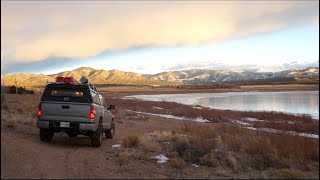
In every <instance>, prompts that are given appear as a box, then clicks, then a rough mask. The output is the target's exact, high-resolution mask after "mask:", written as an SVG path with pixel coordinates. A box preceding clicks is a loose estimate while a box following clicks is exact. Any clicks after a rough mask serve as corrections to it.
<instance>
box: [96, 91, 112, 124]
mask: <svg viewBox="0 0 320 180" xmlns="http://www.w3.org/2000/svg"><path fill="white" fill-rule="evenodd" d="M99 97H100V101H101V104H102V106H103V129H104V130H107V129H110V128H111V121H112V114H111V112H110V110H109V109H108V105H107V104H106V102H105V100H104V97H103V96H101V95H99Z"/></svg>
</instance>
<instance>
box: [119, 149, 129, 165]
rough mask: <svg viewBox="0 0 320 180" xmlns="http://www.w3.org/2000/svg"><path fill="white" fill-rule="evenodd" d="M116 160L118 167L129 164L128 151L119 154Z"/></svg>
mask: <svg viewBox="0 0 320 180" xmlns="http://www.w3.org/2000/svg"><path fill="white" fill-rule="evenodd" d="M117 156H118V159H117V160H116V161H117V163H118V164H119V165H121V166H122V165H126V164H128V163H129V159H130V156H131V154H130V153H129V152H128V151H124V152H120V153H119V154H118V155H117Z"/></svg>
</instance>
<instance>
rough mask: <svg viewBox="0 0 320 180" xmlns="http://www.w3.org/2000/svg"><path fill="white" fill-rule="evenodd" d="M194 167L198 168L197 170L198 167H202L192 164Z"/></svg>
mask: <svg viewBox="0 0 320 180" xmlns="http://www.w3.org/2000/svg"><path fill="white" fill-rule="evenodd" d="M192 166H194V167H196V168H197V167H200V166H199V165H196V164H192Z"/></svg>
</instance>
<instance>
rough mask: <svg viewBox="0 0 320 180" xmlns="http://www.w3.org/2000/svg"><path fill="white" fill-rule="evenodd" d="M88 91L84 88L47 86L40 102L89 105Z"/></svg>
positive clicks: (89, 96)
mask: <svg viewBox="0 0 320 180" xmlns="http://www.w3.org/2000/svg"><path fill="white" fill-rule="evenodd" d="M91 99H92V98H91V95H90V91H89V89H88V88H86V87H81V86H80V87H76V86H72V87H62V86H60V87H59V86H56V87H55V86H47V87H46V89H45V90H44V92H43V95H42V98H41V101H57V102H76V103H91V102H92V100H91Z"/></svg>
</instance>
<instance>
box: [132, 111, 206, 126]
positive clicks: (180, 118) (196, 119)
mask: <svg viewBox="0 0 320 180" xmlns="http://www.w3.org/2000/svg"><path fill="white" fill-rule="evenodd" d="M126 111H131V112H135V113H140V114H148V115H152V116H159V117H164V118H169V119H179V120H189V121H195V122H202V123H205V122H211V121H209V120H207V119H203V118H202V117H197V118H195V119H194V118H188V117H183V116H173V115H170V114H154V113H147V112H140V111H132V110H126Z"/></svg>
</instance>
